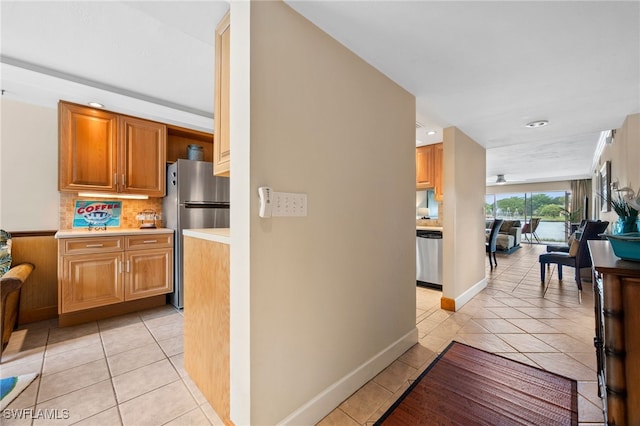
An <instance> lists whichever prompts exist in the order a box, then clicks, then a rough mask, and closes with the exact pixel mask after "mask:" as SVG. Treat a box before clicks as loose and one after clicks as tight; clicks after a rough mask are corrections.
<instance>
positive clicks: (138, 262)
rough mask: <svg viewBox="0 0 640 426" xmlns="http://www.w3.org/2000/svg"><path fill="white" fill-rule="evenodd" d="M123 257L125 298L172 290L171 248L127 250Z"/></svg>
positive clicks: (135, 297) (136, 297)
mask: <svg viewBox="0 0 640 426" xmlns="http://www.w3.org/2000/svg"><path fill="white" fill-rule="evenodd" d="M125 258H126V259H125V273H126V285H125V294H124V298H125V300H134V299H141V298H143V297H149V296H156V295H159V294H166V293H171V292H172V291H173V250H172V249H170V248H164V249H154V250H134V251H128V252H126V255H125Z"/></svg>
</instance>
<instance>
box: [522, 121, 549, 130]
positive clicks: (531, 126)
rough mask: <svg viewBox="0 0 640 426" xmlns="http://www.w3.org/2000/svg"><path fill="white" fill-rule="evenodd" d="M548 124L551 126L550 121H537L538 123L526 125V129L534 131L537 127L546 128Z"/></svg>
mask: <svg viewBox="0 0 640 426" xmlns="http://www.w3.org/2000/svg"><path fill="white" fill-rule="evenodd" d="M547 124H549V120H536V121H532V122H531V123H527V124H525V125H524V127H528V128H530V129H533V128H535V127H544V126H546V125H547Z"/></svg>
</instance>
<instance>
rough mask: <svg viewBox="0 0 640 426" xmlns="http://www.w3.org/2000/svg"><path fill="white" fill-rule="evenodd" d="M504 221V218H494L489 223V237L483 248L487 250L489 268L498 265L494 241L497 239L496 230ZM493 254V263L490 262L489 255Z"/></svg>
mask: <svg viewBox="0 0 640 426" xmlns="http://www.w3.org/2000/svg"><path fill="white" fill-rule="evenodd" d="M503 223H504V219H495V220H494V221H493V223H492V224H491V230H490V231H489V237H488V238H487V241H486V243H485V248H486V250H487V254H488V255H489V265H490V266H491V269H493V267H494V266H498V261H497V260H496V243H497V241H498V232H499V231H500V227H502V224H503ZM492 254H493V263H491V255H492ZM494 264H495V265H494Z"/></svg>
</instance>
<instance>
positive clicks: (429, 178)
mask: <svg viewBox="0 0 640 426" xmlns="http://www.w3.org/2000/svg"><path fill="white" fill-rule="evenodd" d="M416 188H433V145H425V146H420V147H418V148H416Z"/></svg>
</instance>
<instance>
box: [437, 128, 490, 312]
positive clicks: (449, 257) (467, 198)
mask: <svg viewBox="0 0 640 426" xmlns="http://www.w3.org/2000/svg"><path fill="white" fill-rule="evenodd" d="M443 142H444V167H443V171H444V175H443V183H444V216H443V219H442V221H443V231H444V232H443V276H442V277H443V286H442V296H443V298H445V299H449V300H455V309H456V310H458V309H460V307H461V306H462V305H463V304H464V303H466V302H467V301H468V300H469V299H470V297H472V295H473V294H475V293H477V292H479V291H480V290H481V289H482V288H483V287H484V286H486V279H485V262H486V254H485V249H484V246H485V244H484V241H485V236H484V235H485V230H484V229H485V223H484V196H485V193H484V191H485V175H486V174H485V171H486V162H485V149H484V148H483V147H482V146H480V145H479V144H477V143H476V142H475V141H474V140H473V139H471V138H469V137H468V136H467V135H465V134H464V133H463V132H462V131H460V130H459V129H457V128H455V127H449V128H446V129H444V140H443ZM444 306H445V304H444V303H443V307H444Z"/></svg>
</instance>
